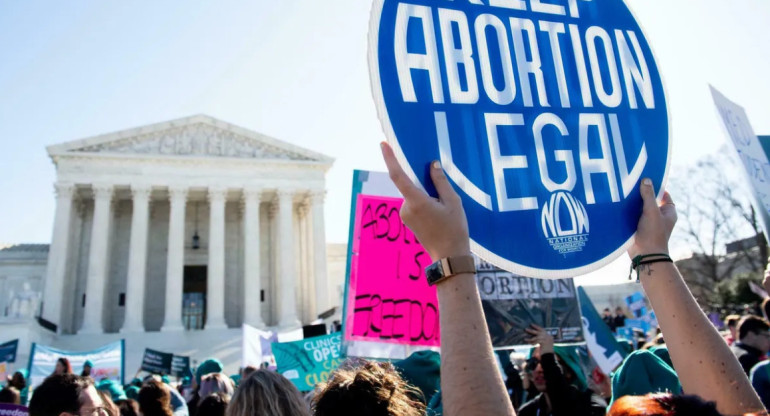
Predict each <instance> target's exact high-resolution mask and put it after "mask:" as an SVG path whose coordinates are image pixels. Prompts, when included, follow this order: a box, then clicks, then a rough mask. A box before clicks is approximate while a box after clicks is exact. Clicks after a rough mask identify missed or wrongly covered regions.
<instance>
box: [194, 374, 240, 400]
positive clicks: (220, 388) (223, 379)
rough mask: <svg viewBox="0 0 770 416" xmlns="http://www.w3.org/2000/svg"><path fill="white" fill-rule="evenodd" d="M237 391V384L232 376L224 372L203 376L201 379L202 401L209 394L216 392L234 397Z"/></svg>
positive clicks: (199, 392)
mask: <svg viewBox="0 0 770 416" xmlns="http://www.w3.org/2000/svg"><path fill="white" fill-rule="evenodd" d="M234 391H235V386H234V385H233V381H232V380H230V377H227V376H226V375H225V374H224V373H211V374H207V375H205V376H203V378H202V379H201V385H200V390H198V394H199V395H200V399H201V401H202V400H203V399H204V398H206V397H207V396H209V395H211V394H214V393H224V394H226V395H227V397H228V398H229V397H232V395H233V392H234Z"/></svg>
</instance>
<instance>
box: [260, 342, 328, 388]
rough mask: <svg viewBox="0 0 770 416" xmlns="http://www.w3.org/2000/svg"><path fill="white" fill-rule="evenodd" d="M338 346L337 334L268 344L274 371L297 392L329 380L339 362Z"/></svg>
mask: <svg viewBox="0 0 770 416" xmlns="http://www.w3.org/2000/svg"><path fill="white" fill-rule="evenodd" d="M341 347H342V334H340V333H339V332H337V333H334V334H330V335H323V336H320V337H314V338H308V339H304V340H301V341H294V342H282V343H279V342H275V343H273V345H272V348H273V354H275V361H276V364H277V365H278V372H279V373H280V374H282V375H283V376H284V377H286V378H287V379H289V380H290V381H291V382H292V383H294V385H295V386H297V388H298V389H299V390H300V391H310V390H313V388H314V387H315V385H316V384H318V383H321V382H324V381H326V380H327V379H328V378H329V374H330V373H331V372H332V371H334V370H335V369H336V368H337V366H339V364H340V362H341V361H342V352H341Z"/></svg>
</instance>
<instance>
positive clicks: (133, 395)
mask: <svg viewBox="0 0 770 416" xmlns="http://www.w3.org/2000/svg"><path fill="white" fill-rule="evenodd" d="M139 390H141V389H140V388H139V387H137V386H134V385H132V386H130V387H128V388H127V389H126V397H128V398H129V399H134V400H136V399H137V398H138V397H139Z"/></svg>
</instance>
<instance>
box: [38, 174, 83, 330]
mask: <svg viewBox="0 0 770 416" xmlns="http://www.w3.org/2000/svg"><path fill="white" fill-rule="evenodd" d="M54 191H55V192H56V214H55V217H54V223H53V236H52V237H51V246H50V249H49V251H48V267H47V269H46V277H45V289H44V291H43V311H42V317H43V319H45V320H46V321H49V322H52V323H54V324H56V325H57V326H58V332H61V329H62V328H61V324H62V321H61V316H62V298H63V297H64V296H65V294H64V279H65V275H66V273H67V257H68V256H69V239H70V222H71V217H72V202H73V195H74V194H75V185H74V184H71V183H62V182H58V183H56V184H54Z"/></svg>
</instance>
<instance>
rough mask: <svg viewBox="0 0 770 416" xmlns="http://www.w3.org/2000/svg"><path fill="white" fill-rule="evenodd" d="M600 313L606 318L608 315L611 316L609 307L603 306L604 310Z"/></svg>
mask: <svg viewBox="0 0 770 416" xmlns="http://www.w3.org/2000/svg"><path fill="white" fill-rule="evenodd" d="M602 315H603V316H604V317H605V318H606V317H608V316H612V312H610V308H604V311H603V312H602Z"/></svg>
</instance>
